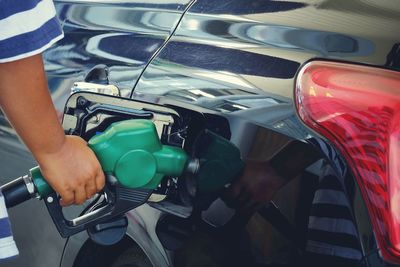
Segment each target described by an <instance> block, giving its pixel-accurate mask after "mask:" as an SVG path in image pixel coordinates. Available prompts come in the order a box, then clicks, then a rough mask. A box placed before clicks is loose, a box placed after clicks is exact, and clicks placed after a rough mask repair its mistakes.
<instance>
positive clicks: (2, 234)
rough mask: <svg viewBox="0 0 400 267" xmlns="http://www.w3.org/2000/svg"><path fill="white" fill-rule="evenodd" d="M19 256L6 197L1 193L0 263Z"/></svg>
mask: <svg viewBox="0 0 400 267" xmlns="http://www.w3.org/2000/svg"><path fill="white" fill-rule="evenodd" d="M17 255H18V249H17V246H16V245H15V242H14V239H13V235H12V232H11V225H10V221H9V220H8V213H7V209H6V205H5V203H4V197H3V195H2V193H1V191H0V262H1V261H2V260H4V259H10V258H12V257H15V256H17Z"/></svg>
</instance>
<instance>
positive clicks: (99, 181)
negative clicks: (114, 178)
mask: <svg viewBox="0 0 400 267" xmlns="http://www.w3.org/2000/svg"><path fill="white" fill-rule="evenodd" d="M95 184H96V190H97V191H100V190H102V189H103V187H104V184H105V177H104V173H103V171H102V170H100V171H99V172H98V173H97V175H96V179H95Z"/></svg>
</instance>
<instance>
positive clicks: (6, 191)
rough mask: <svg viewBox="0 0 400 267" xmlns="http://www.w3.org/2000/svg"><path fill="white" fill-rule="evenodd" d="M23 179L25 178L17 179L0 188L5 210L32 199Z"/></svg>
mask: <svg viewBox="0 0 400 267" xmlns="http://www.w3.org/2000/svg"><path fill="white" fill-rule="evenodd" d="M25 179H26V177H19V178H17V179H15V180H13V181H11V182H9V183H7V184H5V185H3V186H2V187H0V190H1V192H2V193H3V196H4V200H5V203H6V207H7V208H11V207H14V206H16V205H18V204H20V203H22V202H24V201H26V200H28V199H31V198H32V194H31V192H29V190H28V186H27V184H26V182H25Z"/></svg>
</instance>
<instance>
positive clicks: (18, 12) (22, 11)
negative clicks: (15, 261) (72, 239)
mask: <svg viewBox="0 0 400 267" xmlns="http://www.w3.org/2000/svg"><path fill="white" fill-rule="evenodd" d="M62 37H63V32H62V30H61V27H60V24H59V22H58V19H57V17H56V10H55V8H54V4H53V2H52V1H51V0H22V1H17V0H0V63H5V62H11V61H15V60H18V59H23V58H26V57H29V56H33V55H37V54H40V53H41V52H43V51H44V50H45V49H46V48H48V47H50V46H51V45H52V44H54V43H55V42H57V41H58V40H59V39H61V38H62ZM17 255H18V249H17V247H16V245H15V242H14V239H13V235H12V232H11V226H10V222H9V219H8V214H7V209H6V206H5V204H4V197H3V195H2V194H1V192H0V261H1V260H4V259H9V258H12V257H15V256H17Z"/></svg>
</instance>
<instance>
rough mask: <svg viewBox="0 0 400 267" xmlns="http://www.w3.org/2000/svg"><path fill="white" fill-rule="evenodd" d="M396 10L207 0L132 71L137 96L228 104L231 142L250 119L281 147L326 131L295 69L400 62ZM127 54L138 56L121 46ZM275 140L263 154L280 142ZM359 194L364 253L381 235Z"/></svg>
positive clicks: (223, 107)
mask: <svg viewBox="0 0 400 267" xmlns="http://www.w3.org/2000/svg"><path fill="white" fill-rule="evenodd" d="M388 3H390V2H388ZM392 4H393V5H394V3H392ZM374 5H375V6H374ZM396 14H397V15H399V10H398V11H396V10H394V9H391V8H388V7H385V6H384V5H383V4H382V5H381V4H380V3H379V2H375V3H365V2H361V1H351V2H349V1H329V0H328V1H314V2H312V3H302V2H294V1H293V2H290V1H250V2H249V1H223V0H218V1H210V0H205V1H201V0H199V1H196V2H195V3H193V5H192V6H190V8H189V9H188V10H187V11H186V12H185V13H184V16H183V18H182V20H181V21H180V22H179V25H178V27H177V28H176V30H175V31H174V33H173V35H172V37H170V38H169V39H168V41H167V43H165V44H164V45H163V46H162V47H161V49H159V50H157V51H154V54H153V56H152V57H149V63H148V64H147V65H145V66H144V67H143V68H144V71H143V74H142V75H141V76H140V79H137V78H135V77H134V76H132V80H133V81H135V82H136V83H135V87H134V90H133V92H132V94H131V97H133V98H137V99H147V100H150V101H154V102H160V103H162V102H163V101H164V100H163V98H165V97H171V98H175V99H178V100H181V101H185V102H189V103H190V104H189V105H198V106H201V107H204V108H206V109H211V110H215V111H221V112H223V113H224V116H226V117H228V118H229V119H230V121H231V132H232V134H233V136H232V138H231V140H242V139H244V138H245V137H244V136H242V135H240V134H239V133H240V132H241V131H240V130H239V129H242V133H246V132H245V131H243V128H244V127H243V126H239V127H238V126H237V125H238V124H239V125H240V124H241V123H240V122H239V123H238V121H242V120H247V121H249V122H251V123H255V124H257V125H260V126H263V127H264V130H263V131H265V132H267V135H273V136H275V137H274V139H271V140H269V142H274V143H275V144H278V143H279V141H277V140H288V138H289V139H292V138H293V139H300V140H304V139H306V138H307V137H308V138H310V135H311V136H313V138H319V137H318V136H315V135H314V134H313V133H311V132H310V131H309V130H308V129H306V128H305V127H304V126H303V125H302V124H301V123H300V121H299V119H298V118H297V116H296V114H295V111H294V108H293V107H294V106H293V100H292V95H293V88H294V79H295V75H296V72H297V71H298V70H299V68H300V66H301V65H303V64H304V63H305V62H307V61H309V60H312V59H313V58H325V59H330V60H345V61H349V62H356V63H363V64H369V65H374V66H379V67H388V68H396V67H398V64H396V62H398V60H399V59H398V58H399V54H398V51H397V50H398V44H397V43H398V42H399V39H398V36H399V34H398V33H400V29H399V28H398V27H397V25H398V23H399V22H400V21H399V20H400V19H399V18H400V17H399V16H396ZM390 30H392V31H390ZM396 30H397V31H396ZM389 32H390V33H389ZM396 33H397V34H396ZM86 34H87V33H86ZM131 41H134V40H131ZM128 42H129V41H127V43H128ZM142 43H145V42H139V43H138V45H139V46H138V47H141V44H142ZM132 44H135V43H132ZM396 47H397V49H396ZM104 48H105V51H111V50H112V49H115V48H113V47H112V46H110V47H108V48H107V47H106V46H104ZM100 50H101V49H100ZM121 53H123V54H125V55H126V56H127V57H129V58H132V56H133V55H129V51H128V52H127V51H119V50H118V49H117V51H116V52H115V54H116V55H119V54H121ZM133 58H134V57H133ZM101 63H104V62H101ZM105 64H107V62H106V63H105ZM110 66H113V65H110ZM111 82H112V83H115V84H117V85H118V84H119V83H120V82H119V81H118V80H115V81H113V80H112V79H111ZM239 91H240V94H239V95H238V92H239ZM149 94H150V96H149ZM151 95H153V96H151ZM236 95H238V97H235V96H236ZM245 99H247V100H248V101H247V102H246V101H245ZM257 101H258V104H259V105H257ZM249 103H251V104H252V105H249ZM235 105H236V106H237V105H239V108H233V107H234V106H235ZM237 118H240V119H237ZM246 134H249V133H246ZM235 135H237V136H235ZM267 141H268V140H267ZM245 143H246V142H243V141H237V145H238V146H239V147H241V149H242V154H243V156H246V153H248V152H249V151H250V150H251V149H249V144H245ZM241 145H242V146H241ZM268 145H269V147H268V148H269V150H270V151H268V152H267V153H265V154H270V155H272V154H274V153H275V152H276V151H277V150H278V149H280V146H279V145H271V144H268ZM250 146H251V145H250ZM331 162H332V163H333V165H335V164H334V160H333V159H331ZM336 166H338V164H336ZM350 180H351V179H350ZM352 201H353V203H352V204H353V206H354V210H355V211H356V212H355V213H354V216H355V217H356V220H357V222H358V230H359V233H360V237H361V240H360V243H362V247H363V249H364V251H363V252H364V255H373V254H374V253H376V245H375V243H374V237H373V232H372V229H371V226H370V224H369V221H368V216H367V213H366V209H365V207H364V204H363V201H362V198H361V197H360V193H359V191H358V190H357V187H355V191H354V192H353V196H352ZM371 257H372V256H369V258H371ZM378 262H380V263H381V264H384V263H383V262H382V261H378ZM376 264H377V261H375V263H374V264H373V266H375V265H376ZM376 266H378V265H376Z"/></svg>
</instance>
